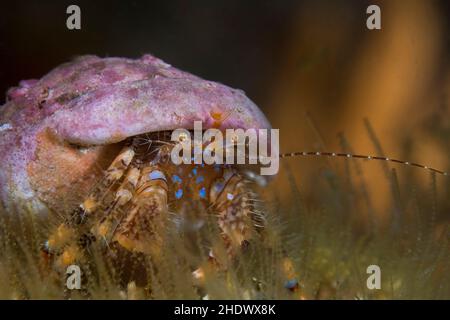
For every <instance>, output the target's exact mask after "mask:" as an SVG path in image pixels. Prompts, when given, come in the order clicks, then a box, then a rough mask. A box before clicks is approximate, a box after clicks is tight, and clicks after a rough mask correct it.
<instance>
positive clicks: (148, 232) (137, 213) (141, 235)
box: [113, 164, 168, 257]
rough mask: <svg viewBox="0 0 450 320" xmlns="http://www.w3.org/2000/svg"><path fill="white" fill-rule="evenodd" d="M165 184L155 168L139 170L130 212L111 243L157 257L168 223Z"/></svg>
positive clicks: (159, 172) (147, 167)
mask: <svg viewBox="0 0 450 320" xmlns="http://www.w3.org/2000/svg"><path fill="white" fill-rule="evenodd" d="M167 191H168V186H167V180H166V177H165V175H164V173H163V172H162V171H161V170H160V169H159V168H158V167H157V166H155V165H151V164H150V165H149V166H146V167H144V168H143V169H142V171H141V177H140V179H139V182H138V185H137V189H136V193H135V196H134V198H133V201H132V203H131V207H130V209H129V212H128V213H127V215H126V216H125V218H124V219H123V221H122V222H120V225H119V226H118V228H117V230H115V232H114V235H113V240H115V241H117V242H118V243H119V244H120V245H121V246H122V247H124V248H125V249H127V250H129V251H137V252H142V253H146V254H150V255H151V256H152V257H158V256H159V253H160V249H161V246H162V241H163V235H162V234H161V231H162V230H164V227H165V224H166V222H167V219H168V205H167Z"/></svg>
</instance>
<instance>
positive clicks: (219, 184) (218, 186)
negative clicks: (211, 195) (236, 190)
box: [214, 182, 224, 192]
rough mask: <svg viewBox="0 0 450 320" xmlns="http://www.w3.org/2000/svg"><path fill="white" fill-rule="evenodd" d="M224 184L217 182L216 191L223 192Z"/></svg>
mask: <svg viewBox="0 0 450 320" xmlns="http://www.w3.org/2000/svg"><path fill="white" fill-rule="evenodd" d="M223 187H224V184H223V183H222V182H217V183H215V184H214V191H216V192H220V191H222V189H223Z"/></svg>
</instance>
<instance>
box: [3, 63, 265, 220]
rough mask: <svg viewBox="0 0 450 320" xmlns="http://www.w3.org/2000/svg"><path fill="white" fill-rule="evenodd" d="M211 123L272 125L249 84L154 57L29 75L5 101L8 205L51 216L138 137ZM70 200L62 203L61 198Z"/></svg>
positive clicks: (80, 193)
mask: <svg viewBox="0 0 450 320" xmlns="http://www.w3.org/2000/svg"><path fill="white" fill-rule="evenodd" d="M196 120H200V121H202V122H203V127H204V128H205V129H206V128H210V127H217V128H220V129H225V128H242V129H247V128H255V129H259V128H270V124H269V122H268V121H267V119H266V118H265V116H264V115H263V113H262V112H261V111H260V110H259V108H258V107H257V106H256V105H255V104H254V103H253V102H252V101H251V100H249V99H248V98H247V97H246V96H245V94H244V93H243V92H242V91H241V90H236V89H232V88H229V87H227V86H225V85H222V84H219V83H216V82H211V81H207V80H203V79H201V78H199V77H197V76H194V75H192V74H189V73H187V72H184V71H181V70H178V69H176V68H174V67H172V66H170V65H168V64H166V63H165V62H163V61H162V60H160V59H157V58H155V57H153V56H151V55H144V56H143V57H141V58H140V59H135V60H133V59H126V58H99V57H96V56H82V57H79V58H77V59H75V60H74V61H72V62H70V63H66V64H63V65H60V66H58V67H57V68H55V69H54V70H52V71H51V72H50V73H48V74H47V75H45V76H44V77H42V78H41V79H38V80H25V81H21V82H20V84H19V86H18V87H15V88H12V89H10V90H9V91H8V94H7V102H6V104H4V105H3V106H1V107H0V154H1V155H2V161H1V162H0V195H1V200H2V203H3V205H4V206H5V207H6V208H7V209H10V208H12V207H22V206H24V205H25V206H27V207H31V208H32V209H33V211H36V212H40V213H46V212H48V209H49V208H50V209H54V210H61V206H62V205H64V202H66V201H68V202H78V201H80V199H82V198H83V196H85V195H86V193H87V192H88V190H89V188H90V187H92V184H93V183H94V181H95V180H96V179H98V175H99V170H98V169H99V167H100V168H101V167H103V168H104V167H105V166H107V164H108V162H109V161H111V159H112V158H114V155H115V154H117V152H118V147H117V143H119V142H121V141H123V140H125V139H127V138H129V137H131V136H135V135H139V134H143V133H149V132H157V131H167V130H173V129H176V128H185V129H192V128H193V124H194V121H196ZM61 203H62V204H61Z"/></svg>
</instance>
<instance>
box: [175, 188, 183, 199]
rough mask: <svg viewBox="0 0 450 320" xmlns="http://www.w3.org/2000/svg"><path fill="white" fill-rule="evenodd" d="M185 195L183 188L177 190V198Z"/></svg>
mask: <svg viewBox="0 0 450 320" xmlns="http://www.w3.org/2000/svg"><path fill="white" fill-rule="evenodd" d="M182 196H183V189H178V190H177V191H175V198H177V199H180V198H181V197H182Z"/></svg>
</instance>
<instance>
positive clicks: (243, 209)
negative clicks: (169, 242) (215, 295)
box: [193, 168, 265, 285]
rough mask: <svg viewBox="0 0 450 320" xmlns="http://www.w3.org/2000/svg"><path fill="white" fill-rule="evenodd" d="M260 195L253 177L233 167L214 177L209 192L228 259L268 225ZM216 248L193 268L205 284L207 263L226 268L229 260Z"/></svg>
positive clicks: (196, 276)
mask: <svg viewBox="0 0 450 320" xmlns="http://www.w3.org/2000/svg"><path fill="white" fill-rule="evenodd" d="M255 198H256V195H255V193H254V192H253V191H252V188H251V181H249V180H247V179H246V178H244V177H243V176H242V175H240V174H239V173H237V172H236V171H235V170H233V169H229V168H227V169H225V170H224V171H223V176H222V177H220V178H218V179H216V180H215V181H213V183H212V184H211V187H210V192H209V201H210V204H211V205H210V209H211V211H212V212H213V214H215V215H216V218H217V223H218V225H219V229H220V232H221V236H222V239H223V241H224V244H225V249H226V257H223V258H225V262H226V261H230V262H232V261H233V260H234V259H235V258H236V255H237V254H238V253H239V252H240V250H245V249H247V247H248V246H249V245H250V241H251V240H252V239H253V237H254V235H255V232H259V231H261V230H262V229H263V228H264V225H265V218H264V216H263V215H262V214H261V213H260V212H259V211H258V210H257V208H256V206H255V200H256V199H255ZM217 253H218V252H216V251H215V250H214V249H213V250H212V251H211V252H210V254H209V257H208V262H207V264H206V265H205V266H204V267H200V268H198V269H196V270H195V271H194V272H193V276H194V279H195V280H196V282H197V283H198V284H200V285H201V284H202V282H203V280H204V275H205V271H206V269H205V267H206V268H207V269H209V270H210V271H212V272H217V271H219V270H226V269H227V264H228V263H224V260H223V259H221V257H218V256H217Z"/></svg>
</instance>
